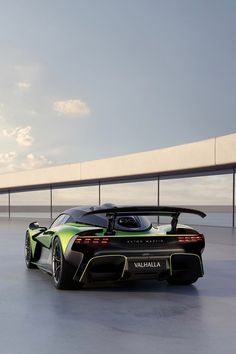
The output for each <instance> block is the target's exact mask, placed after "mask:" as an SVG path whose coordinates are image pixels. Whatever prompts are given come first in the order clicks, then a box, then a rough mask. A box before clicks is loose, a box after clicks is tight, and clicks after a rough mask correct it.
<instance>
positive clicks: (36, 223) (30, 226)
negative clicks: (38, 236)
mask: <svg viewBox="0 0 236 354" xmlns="http://www.w3.org/2000/svg"><path fill="white" fill-rule="evenodd" d="M29 228H30V230H35V229H38V228H39V223H38V222H36V221H34V222H31V223H30V224H29Z"/></svg>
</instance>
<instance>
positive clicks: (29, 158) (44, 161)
mask: <svg viewBox="0 0 236 354" xmlns="http://www.w3.org/2000/svg"><path fill="white" fill-rule="evenodd" d="M52 164H53V162H52V161H50V160H49V159H48V158H47V157H46V156H44V155H35V154H33V153H30V154H27V155H17V154H16V153H15V152H13V151H12V152H7V153H0V174H5V173H12V172H17V171H22V170H34V169H38V168H43V167H48V166H51V165H52Z"/></svg>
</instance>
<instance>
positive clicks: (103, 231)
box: [25, 204, 206, 289]
mask: <svg viewBox="0 0 236 354" xmlns="http://www.w3.org/2000/svg"><path fill="white" fill-rule="evenodd" d="M181 213H188V214H196V215H199V216H201V217H205V216H206V215H205V214H204V213H203V212H201V211H198V210H194V209H186V208H178V207H166V206H165V207H155V206H129V207H117V206H114V205H113V204H103V205H102V206H83V207H76V208H72V209H69V210H66V211H64V212H63V213H62V214H60V215H59V216H58V217H57V218H56V219H55V221H54V222H53V223H52V225H51V226H50V227H49V228H48V229H47V228H45V227H41V226H39V224H38V223H36V222H33V223H31V224H30V225H29V228H28V230H27V232H26V238H25V261H26V266H27V267H28V268H35V267H38V268H40V269H42V270H44V271H46V272H47V273H49V274H51V275H52V278H53V281H54V284H55V287H56V288H58V289H69V288H73V287H78V288H79V287H81V286H83V285H84V284H88V283H99V282H103V283H104V282H106V281H111V282H114V281H121V280H126V279H138V278H139V279H142V278H143V279H148V278H150V279H157V280H167V282H168V283H170V284H174V285H188V284H192V283H194V282H195V281H196V280H197V279H198V278H199V277H202V276H203V265H202V257H201V255H202V252H203V250H204V247H205V241H204V236H203V235H202V234H200V233H199V232H198V231H196V230H195V229H193V228H191V227H189V226H186V225H181V224H179V223H178V218H179V215H180V214H181ZM147 216H149V219H148V218H147ZM156 216H169V217H171V222H170V224H166V225H163V224H162V225H159V226H156V227H154V226H153V224H152V223H151V221H150V217H151V218H155V219H157V218H156Z"/></svg>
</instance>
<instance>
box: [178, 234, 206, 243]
mask: <svg viewBox="0 0 236 354" xmlns="http://www.w3.org/2000/svg"><path fill="white" fill-rule="evenodd" d="M177 240H178V242H180V243H186V242H197V241H203V240H204V236H203V235H194V236H177Z"/></svg>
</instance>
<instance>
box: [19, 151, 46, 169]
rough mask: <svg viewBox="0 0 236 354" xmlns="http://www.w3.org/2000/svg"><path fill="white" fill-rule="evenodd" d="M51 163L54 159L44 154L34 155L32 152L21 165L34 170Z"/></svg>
mask: <svg viewBox="0 0 236 354" xmlns="http://www.w3.org/2000/svg"><path fill="white" fill-rule="evenodd" d="M50 165H52V161H50V160H48V159H47V158H46V157H45V156H44V155H34V154H32V153H31V154H28V155H26V158H25V160H24V161H23V162H22V163H21V165H20V166H21V168H23V169H25V170H33V169H37V168H42V167H47V166H50Z"/></svg>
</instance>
